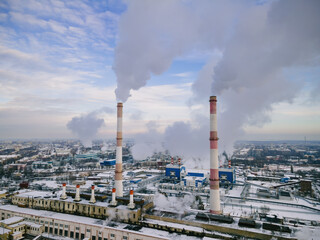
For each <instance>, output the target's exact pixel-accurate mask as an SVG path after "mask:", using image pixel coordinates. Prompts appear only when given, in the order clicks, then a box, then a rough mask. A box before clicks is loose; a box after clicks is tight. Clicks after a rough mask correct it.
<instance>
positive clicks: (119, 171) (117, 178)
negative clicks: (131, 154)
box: [115, 102, 123, 197]
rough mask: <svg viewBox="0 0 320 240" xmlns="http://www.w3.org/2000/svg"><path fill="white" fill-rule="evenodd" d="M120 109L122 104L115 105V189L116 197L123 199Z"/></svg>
mask: <svg viewBox="0 0 320 240" xmlns="http://www.w3.org/2000/svg"><path fill="white" fill-rule="evenodd" d="M122 108H123V104H122V103H120V102H119V103H118V104H117V152H116V172H115V188H116V195H117V197H123V185H122Z"/></svg>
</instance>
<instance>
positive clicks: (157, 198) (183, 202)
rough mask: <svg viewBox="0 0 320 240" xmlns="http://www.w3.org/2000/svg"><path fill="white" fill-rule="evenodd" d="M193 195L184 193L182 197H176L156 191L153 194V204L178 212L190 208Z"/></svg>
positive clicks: (159, 207) (181, 212) (161, 208)
mask: <svg viewBox="0 0 320 240" xmlns="http://www.w3.org/2000/svg"><path fill="white" fill-rule="evenodd" d="M193 200H194V196H190V195H185V196H184V197H183V198H177V197H166V196H164V195H163V194H161V193H159V192H157V193H156V194H155V195H154V200H153V202H154V205H155V206H156V208H158V209H159V210H166V211H172V212H175V213H178V214H183V213H184V212H186V211H188V210H190V208H191V204H192V203H193Z"/></svg>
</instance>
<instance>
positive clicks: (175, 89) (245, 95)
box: [0, 0, 320, 151]
mask: <svg viewBox="0 0 320 240" xmlns="http://www.w3.org/2000/svg"><path fill="white" fill-rule="evenodd" d="M319 12H320V5H319V1H312V0H310V1H309V0H307V1H295V0H293V1H287V0H283V1H261V0H260V1H206V0H202V1H191V0H185V1H144V0H138V1H123V2H122V1H118V0H109V1H93V0H92V1H89V0H83V1H79V0H75V1H72V0H66V1H62V0H39V1H37V0H20V1H19V0H7V1H5V0H3V1H0V138H1V139H12V138H81V137H83V135H84V136H87V135H88V136H89V137H90V138H94V137H99V138H114V137H115V129H116V114H115V111H116V103H117V101H118V100H120V101H123V102H124V132H125V134H124V136H125V137H134V136H140V137H138V139H139V138H142V139H145V138H147V136H148V133H150V132H151V133H152V135H153V136H158V135H157V134H159V138H161V141H163V140H167V142H170V139H180V137H179V136H182V138H188V135H187V134H185V133H186V132H187V133H189V135H191V137H190V138H191V139H194V140H197V137H198V134H201V139H202V138H203V139H205V141H208V134H207V130H208V128H207V121H208V104H209V103H208V99H209V96H210V95H212V94H215V95H217V96H218V104H219V116H220V118H219V134H220V136H221V137H222V144H223V145H228V144H229V143H228V142H232V141H234V140H237V139H251V140H255V139H256V140H277V139H304V137H305V136H306V137H307V139H309V140H320V97H319V95H320V94H319V90H320V87H319V85H320V84H319V81H320V68H319V67H320V62H319V61H320V30H319V24H320V20H319V19H320V18H319ZM115 92H116V94H115ZM84 129H85V130H84ZM88 129H89V130H88ZM88 131H89V132H88ZM181 131H183V132H184V134H182V133H181ZM137 134H138V135H137ZM143 134H145V135H143ZM149 135H150V134H149ZM221 137H220V138H221ZM149 140H150V139H149ZM150 141H151V140H150ZM177 141H178V140H177ZM199 142H201V140H199ZM188 144H190V145H193V144H194V143H193V142H190V143H186V146H188ZM155 145H157V144H155ZM173 145H174V144H173ZM177 148H179V146H177ZM181 151H183V150H181Z"/></svg>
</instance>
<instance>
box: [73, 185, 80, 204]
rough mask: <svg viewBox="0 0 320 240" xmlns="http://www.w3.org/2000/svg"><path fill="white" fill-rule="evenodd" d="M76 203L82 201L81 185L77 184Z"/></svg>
mask: <svg viewBox="0 0 320 240" xmlns="http://www.w3.org/2000/svg"><path fill="white" fill-rule="evenodd" d="M74 201H76V202H80V201H81V199H80V185H79V184H77V187H76V196H75V198H74Z"/></svg>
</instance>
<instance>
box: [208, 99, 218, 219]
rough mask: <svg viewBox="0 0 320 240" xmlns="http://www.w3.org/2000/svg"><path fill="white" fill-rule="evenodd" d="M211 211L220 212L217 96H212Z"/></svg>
mask: <svg viewBox="0 0 320 240" xmlns="http://www.w3.org/2000/svg"><path fill="white" fill-rule="evenodd" d="M209 102H210V213H213V214H220V213H221V210H220V193H219V169H218V166H219V162H218V131H217V130H218V129H217V97H216V96H211V97H210V101H209Z"/></svg>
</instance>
